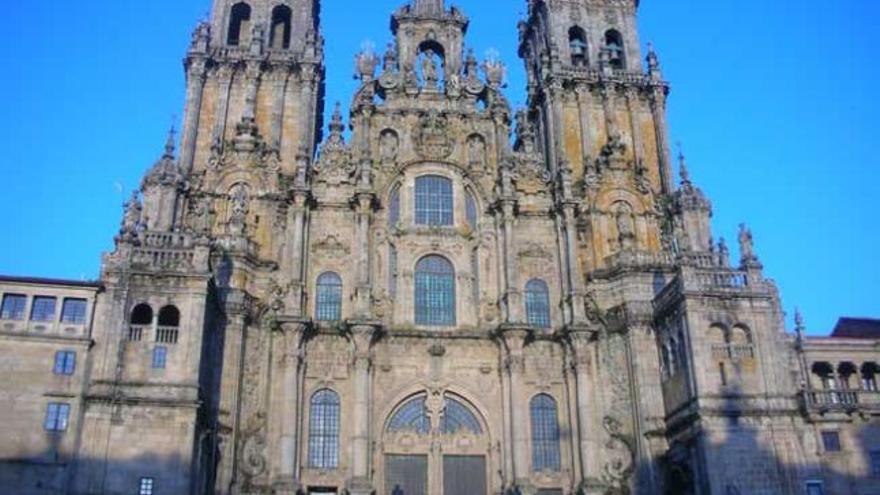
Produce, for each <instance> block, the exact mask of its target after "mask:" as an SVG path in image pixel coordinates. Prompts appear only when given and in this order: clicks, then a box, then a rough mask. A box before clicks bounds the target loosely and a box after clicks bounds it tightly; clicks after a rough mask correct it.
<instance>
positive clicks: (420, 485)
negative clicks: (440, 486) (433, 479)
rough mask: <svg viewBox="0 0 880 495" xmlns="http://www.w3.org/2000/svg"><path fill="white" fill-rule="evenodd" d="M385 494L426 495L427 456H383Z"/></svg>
mask: <svg viewBox="0 0 880 495" xmlns="http://www.w3.org/2000/svg"><path fill="white" fill-rule="evenodd" d="M385 493H386V494H387V495H427V493H428V456H424V455H387V456H385Z"/></svg>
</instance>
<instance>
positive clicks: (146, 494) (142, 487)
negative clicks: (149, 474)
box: [138, 478, 156, 495]
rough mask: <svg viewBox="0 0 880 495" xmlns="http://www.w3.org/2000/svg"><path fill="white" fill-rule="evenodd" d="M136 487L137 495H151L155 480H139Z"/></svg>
mask: <svg viewBox="0 0 880 495" xmlns="http://www.w3.org/2000/svg"><path fill="white" fill-rule="evenodd" d="M138 485H139V486H138V495H153V489H154V488H155V485H156V480H154V479H153V478H141V479H140V483H139V484H138Z"/></svg>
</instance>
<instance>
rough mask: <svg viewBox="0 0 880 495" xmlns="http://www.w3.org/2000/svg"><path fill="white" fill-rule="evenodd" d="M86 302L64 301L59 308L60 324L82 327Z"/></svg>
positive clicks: (79, 300) (76, 300)
mask: <svg viewBox="0 0 880 495" xmlns="http://www.w3.org/2000/svg"><path fill="white" fill-rule="evenodd" d="M86 306H87V303H86V300H85V299H65V300H64V305H63V306H62V307H61V322H62V323H71V324H74V325H82V324H83V323H85V322H86Z"/></svg>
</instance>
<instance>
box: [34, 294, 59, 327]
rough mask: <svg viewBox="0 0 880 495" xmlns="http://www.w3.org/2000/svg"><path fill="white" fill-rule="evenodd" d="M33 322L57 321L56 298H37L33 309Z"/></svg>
mask: <svg viewBox="0 0 880 495" xmlns="http://www.w3.org/2000/svg"><path fill="white" fill-rule="evenodd" d="M31 321H45V322H49V321H55V298H54V297H48V296H37V297H35V298H34V304H33V307H31Z"/></svg>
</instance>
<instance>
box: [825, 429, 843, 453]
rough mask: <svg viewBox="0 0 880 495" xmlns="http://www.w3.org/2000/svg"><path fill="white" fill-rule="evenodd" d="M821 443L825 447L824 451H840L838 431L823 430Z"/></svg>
mask: <svg viewBox="0 0 880 495" xmlns="http://www.w3.org/2000/svg"><path fill="white" fill-rule="evenodd" d="M822 445H823V446H824V448H825V452H840V433H838V432H836V431H823V432H822Z"/></svg>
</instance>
